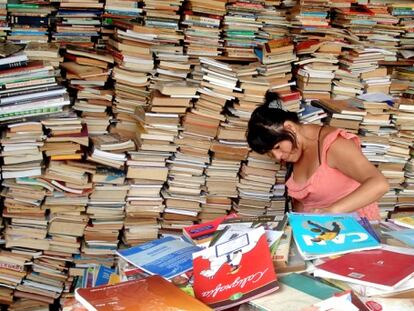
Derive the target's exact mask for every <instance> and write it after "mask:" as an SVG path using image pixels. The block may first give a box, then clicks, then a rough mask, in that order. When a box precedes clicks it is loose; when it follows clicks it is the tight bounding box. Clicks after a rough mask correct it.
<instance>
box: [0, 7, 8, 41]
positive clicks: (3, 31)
mask: <svg viewBox="0 0 414 311" xmlns="http://www.w3.org/2000/svg"><path fill="white" fill-rule="evenodd" d="M9 30H10V26H9V20H8V17H7V0H1V1H0V40H1V41H5V40H6V36H7V33H8V31H9Z"/></svg>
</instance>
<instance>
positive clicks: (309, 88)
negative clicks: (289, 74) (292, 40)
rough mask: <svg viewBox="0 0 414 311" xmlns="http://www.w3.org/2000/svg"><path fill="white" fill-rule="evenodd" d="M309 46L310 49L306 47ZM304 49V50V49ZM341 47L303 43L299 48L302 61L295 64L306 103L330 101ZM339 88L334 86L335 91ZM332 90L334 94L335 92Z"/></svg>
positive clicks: (298, 51)
mask: <svg viewBox="0 0 414 311" xmlns="http://www.w3.org/2000/svg"><path fill="white" fill-rule="evenodd" d="M307 45H309V47H308V48H306V46H307ZM302 47H304V48H302ZM340 52H341V46H340V45H339V46H338V45H336V44H335V42H332V44H329V45H328V44H326V42H325V44H321V43H318V42H314V41H303V42H301V43H300V44H298V46H297V54H298V55H300V56H301V57H300V60H299V61H298V62H296V63H295V65H297V66H298V69H297V76H296V77H297V83H298V88H299V89H300V91H301V94H302V97H303V98H304V99H305V100H306V101H311V100H315V99H316V100H317V99H329V98H330V97H331V90H332V85H331V84H332V80H333V78H334V77H335V70H337V69H338V65H337V63H338V59H337V56H338V55H339V53H340ZM336 87H337V86H336V85H334V87H333V90H335V88H336ZM333 90H332V92H333Z"/></svg>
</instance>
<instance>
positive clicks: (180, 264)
mask: <svg viewBox="0 0 414 311" xmlns="http://www.w3.org/2000/svg"><path fill="white" fill-rule="evenodd" d="M199 250H201V248H200V247H198V246H195V245H193V244H191V243H189V242H187V241H183V240H181V239H177V238H174V237H171V236H167V237H164V238H161V239H158V240H153V241H149V242H147V243H143V244H140V245H137V246H134V247H131V248H127V249H121V250H118V251H117V252H116V253H117V254H118V255H119V256H120V257H121V258H123V259H125V260H126V261H128V262H129V263H131V264H132V265H134V266H136V267H138V268H140V269H142V270H143V271H145V272H147V273H149V274H158V275H161V276H162V277H164V278H166V279H172V278H173V277H175V276H178V275H180V274H182V273H184V272H186V271H189V270H191V269H192V268H193V262H192V258H193V257H192V254H193V253H195V252H198V251H199Z"/></svg>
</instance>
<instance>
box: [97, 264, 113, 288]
mask: <svg viewBox="0 0 414 311" xmlns="http://www.w3.org/2000/svg"><path fill="white" fill-rule="evenodd" d="M114 272H115V269H112V268H109V267H106V266H103V265H99V268H98V272H97V274H96V279H95V286H99V285H107V284H108V282H109V278H110V277H111V274H112V273H114Z"/></svg>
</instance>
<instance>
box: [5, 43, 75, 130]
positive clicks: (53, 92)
mask: <svg viewBox="0 0 414 311" xmlns="http://www.w3.org/2000/svg"><path fill="white" fill-rule="evenodd" d="M1 44H2V46H1V47H2V48H3V50H4V52H5V53H6V54H4V55H7V56H6V57H4V58H2V59H0V64H1V66H2V67H3V70H1V71H0V85H1V86H2V88H3V90H2V91H1V94H0V96H1V98H2V99H1V102H2V107H1V109H0V111H1V112H0V122H3V123H4V122H11V121H12V120H19V119H22V118H26V119H27V118H35V117H38V116H46V115H54V114H59V113H61V112H62V111H63V107H64V106H67V105H68V104H69V100H68V98H67V92H66V89H65V88H64V87H63V86H60V85H58V84H57V83H56V74H57V73H56V72H55V71H54V69H53V66H50V65H46V64H43V62H37V61H34V62H29V61H28V57H27V55H26V54H25V53H24V52H22V51H19V50H20V49H21V48H22V47H19V46H16V45H13V44H11V43H1Z"/></svg>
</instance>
